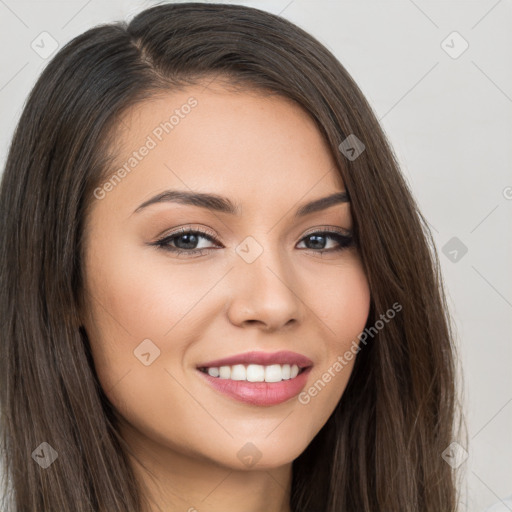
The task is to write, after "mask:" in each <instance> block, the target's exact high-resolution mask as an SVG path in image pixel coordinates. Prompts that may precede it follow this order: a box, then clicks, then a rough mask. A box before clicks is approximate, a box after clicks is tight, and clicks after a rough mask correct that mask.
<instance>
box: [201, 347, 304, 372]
mask: <svg viewBox="0 0 512 512" xmlns="http://www.w3.org/2000/svg"><path fill="white" fill-rule="evenodd" d="M235 364H260V365H262V366H269V365H271V364H289V365H294V364H296V365H297V366H298V367H299V368H307V367H309V366H313V361H311V359H309V357H306V356H304V355H302V354H297V353H296V352H290V351H288V350H282V351H280V352H254V351H253V352H246V353H244V354H236V355H234V356H230V357H225V358H223V359H215V361H208V362H206V363H201V364H199V365H197V367H198V368H212V367H216V368H218V367H220V366H232V365H235Z"/></svg>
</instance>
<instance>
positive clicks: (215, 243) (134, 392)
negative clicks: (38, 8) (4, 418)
mask: <svg viewBox="0 0 512 512" xmlns="http://www.w3.org/2000/svg"><path fill="white" fill-rule="evenodd" d="M166 123H167V124H166ZM118 137H119V147H118V148H116V150H117V162H116V164H115V165H114V166H113V167H112V172H111V175H115V176H116V177H115V178H112V179H111V180H110V182H105V183H104V184H102V186H101V187H99V188H98V189H96V191H95V198H94V199H93V207H92V210H91V213H90V216H89V217H88V219H87V231H86V245H85V251H86V252H85V268H84V272H85V285H86V305H87V306H86V314H84V315H83V320H84V322H83V323H84V326H85V328H86V331H87V334H88V338H89V340H90V343H91V349H92V353H93V358H94V363H95V367H96V371H97V373H98V377H99V379H100V382H101V385H102V387H103V389H104V391H105V393H106V395H107V397H108V398H109V400H110V401H111V402H112V404H113V405H114V407H115V408H116V409H117V411H118V412H119V414H120V416H121V417H122V419H123V423H122V428H123V432H124V434H125V435H126V437H127V438H128V437H129V438H130V440H131V442H132V445H133V446H134V447H138V448H139V453H144V454H145V456H146V457H147V458H155V459H156V458H162V460H163V458H164V457H168V456H169V457H170V456H172V455H173V454H174V455H176V456H179V457H181V458H183V457H185V458H187V459H189V460H190V459H194V460H195V461H200V462H201V461H202V462H206V461H209V462H215V463H216V464H220V465H222V466H225V467H230V468H238V469H244V468H245V469H248V468H250V467H257V468H270V467H277V466H280V465H283V464H286V463H289V462H291V461H292V460H293V459H295V458H296V457H297V456H299V455H300V453H301V452H302V451H303V450H304V449H305V448H306V446H307V445H308V444H309V443H310V441H311V440H312V439H313V437H314V436H315V435H316V434H317V433H318V431H319V430H320V429H321V427H322V426H323V425H324V424H325V422H326V421H327V419H328V418H329V416H330V415H331V413H332V412H333V410H334V408H335V406H336V404H337V403H338V401H339V399H340V397H341V395H342V394H343V391H344V389H345V387H346V384H347V381H348V379H349V376H350V373H351V371H352V368H353V364H354V359H351V360H347V359H346V358H344V359H343V360H344V361H345V362H344V363H343V364H339V361H340V359H339V358H342V357H343V355H344V354H345V353H346V352H347V351H349V350H351V351H352V352H355V350H354V347H355V346H356V345H355V344H354V341H357V335H358V334H359V333H360V332H361V331H362V330H363V329H364V327H365V323H366V320H367V317H368V312H369V303H370V294H369V288H368V283H367V280H366V276H365V273H364V271H363V267H362V264H361V261H360V258H359V255H358V252H357V249H355V248H354V247H353V246H351V245H350V244H348V246H347V239H346V238H344V235H347V234H348V233H349V232H350V230H351V228H352V220H351V215H350V206H349V203H347V202H343V199H341V200H338V201H333V202H331V203H328V204H324V207H323V208H309V211H308V210H306V211H301V209H303V206H304V205H305V204H307V203H310V202H314V201H316V200H318V199H320V198H325V197H327V196H331V195H333V194H337V193H342V192H343V191H344V190H345V189H344V184H343V182H342V180H341V178H340V176H339V174H338V172H337V171H336V169H335V163H334V161H333V159H332V156H331V155H330V153H329V150H328V147H327V145H326V144H325V142H324V141H323V139H322V137H321V135H320V133H319V131H318V129H317V128H316V126H315V124H314V122H313V121H312V119H311V118H310V117H309V116H308V115H307V114H306V113H305V112H304V111H303V110H301V109H300V108H299V107H297V106H296V105H294V104H293V103H292V102H290V101H289V100H285V99H283V98H281V97H277V96H274V97H270V96H263V95H259V94H256V93H254V92H238V93H234V92H229V91H228V90H226V89H224V88H222V87H219V86H218V85H215V86H214V85H213V84H212V85H210V86H209V87H208V88H206V89H205V88H204V87H203V86H194V87H188V88H186V89H184V90H182V91H181V92H176V93H172V94H168V95H166V96H161V97H159V98H157V99H153V100H150V101H145V102H144V103H142V104H140V105H138V106H137V107H136V108H133V109H132V110H131V111H130V112H129V113H128V114H127V115H126V116H125V117H124V118H123V122H122V124H121V127H120V130H119V134H118ZM123 165H124V172H123V171H122V170H121V171H119V169H121V168H122V167H123ZM166 191H180V192H181V193H182V194H193V193H201V194H215V195H216V196H222V198H224V199H223V200H222V201H221V200H218V199H217V200H210V202H209V203H208V202H207V203H205V202H203V201H201V202H200V201H199V200H197V199H196V200H195V201H194V203H195V204H192V201H186V200H185V199H184V196H182V197H181V199H179V198H178V200H176V199H175V200H171V199H172V196H171V195H169V196H167V199H168V200H161V201H157V202H153V203H152V204H150V205H146V206H144V207H141V205H143V203H146V202H148V201H150V200H151V199H152V198H154V197H155V196H158V195H160V194H162V193H163V192H166ZM175 197H176V196H175ZM228 202H229V204H231V205H233V206H234V208H235V209H236V212H229V211H227V207H226V204H227V203H228ZM317 206H318V205H317ZM221 207H222V208H221ZM301 213H302V214H301ZM182 228H185V230H192V231H194V233H192V234H189V235H187V234H185V235H184V234H180V233H179V232H178V231H179V230H180V229H182ZM325 231H330V233H325ZM197 232H199V233H197ZM171 235H175V236H174V237H171ZM340 235H341V236H340ZM164 238H166V241H165V242H166V243H165V244H164V243H162V244H160V246H159V245H157V244H156V242H158V241H159V240H162V239H164ZM178 250H179V251H180V252H179V253H178V252H175V251H178ZM322 250H324V251H325V252H321V251H322ZM194 251H196V252H194ZM198 251H200V252H198ZM249 352H251V353H255V352H256V353H259V355H262V354H263V356H268V359H258V358H256V359H250V358H249V356H247V355H246V354H247V353H249ZM277 352H285V353H284V355H283V354H282V355H281V356H282V358H279V357H277V356H274V354H275V353H277ZM238 355H239V356H240V359H239V360H238V361H234V362H233V364H228V363H230V362H229V361H228V362H224V364H222V362H221V363H217V362H216V361H217V360H220V359H224V358H231V357H233V356H238ZM257 355H258V354H257ZM337 362H338V365H336V363H337ZM234 363H238V364H237V365H234ZM249 364H250V365H251V366H250V367H249ZM286 364H289V365H290V366H289V367H287V366H286ZM294 364H297V366H298V367H299V368H300V373H299V374H298V375H297V376H294V374H295V373H296V371H297V370H294V369H293V365H294ZM221 366H222V367H223V368H222V369H219V370H217V369H216V368H220V367H221ZM340 366H342V368H341V369H340ZM204 367H208V368H209V373H210V374H212V376H209V375H208V374H207V373H205V371H204V370H201V369H200V368H204ZM226 367H227V369H226ZM246 367H249V369H248V370H246ZM305 367H307V368H305ZM304 368H305V369H304ZM206 372H208V369H207V370H206ZM218 373H220V374H221V375H220V376H219V377H217V376H216V375H217V374H218ZM228 375H230V378H226V377H227V376H228ZM326 375H327V376H326ZM246 379H249V380H246ZM261 379H264V381H263V382H261ZM265 379H266V381H265ZM278 381H279V382H278ZM315 383H316V386H315Z"/></svg>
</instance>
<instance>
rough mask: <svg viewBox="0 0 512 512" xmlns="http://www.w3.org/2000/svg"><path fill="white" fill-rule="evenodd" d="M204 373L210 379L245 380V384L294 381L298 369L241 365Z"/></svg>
mask: <svg viewBox="0 0 512 512" xmlns="http://www.w3.org/2000/svg"><path fill="white" fill-rule="evenodd" d="M206 372H207V373H208V375H210V376H211V377H219V378H221V379H231V380H245V381H247V382H281V381H282V380H288V379H294V378H295V377H297V375H298V374H299V367H298V366H297V365H296V364H294V365H289V364H271V365H269V366H262V365H260V364H249V365H247V367H245V366H244V365H243V364H235V365H233V366H221V367H220V368H216V367H211V368H207V369H206Z"/></svg>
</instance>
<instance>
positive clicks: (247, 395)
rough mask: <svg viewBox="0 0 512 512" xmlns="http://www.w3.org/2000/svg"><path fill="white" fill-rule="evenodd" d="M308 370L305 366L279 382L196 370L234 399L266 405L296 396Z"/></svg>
mask: <svg viewBox="0 0 512 512" xmlns="http://www.w3.org/2000/svg"><path fill="white" fill-rule="evenodd" d="M234 364H236V363H234ZM255 364H256V363H255ZM276 364H277V363H276ZM283 364H286V363H283ZM294 364H297V363H294ZM310 371H311V367H309V368H306V369H305V370H303V371H302V372H301V373H299V374H298V375H297V377H295V378H293V379H288V380H282V381H281V382H247V381H243V380H231V379H221V378H220V377H212V376H210V375H208V374H207V373H204V372H202V371H200V370H198V373H199V374H200V375H201V376H202V378H204V379H206V381H207V382H208V383H209V384H210V385H211V386H212V387H213V388H214V389H216V390H217V391H220V392H221V393H223V394H225V395H227V396H229V397H231V398H234V399H235V400H238V401H240V402H245V403H248V404H252V405H263V406H265V405H267V406H268V405H277V404H280V403H282V402H285V401H286V400H290V399H291V398H293V397H295V396H297V395H298V394H299V393H300V392H301V391H302V390H303V389H304V386H305V385H306V382H307V380H308V376H309V373H310Z"/></svg>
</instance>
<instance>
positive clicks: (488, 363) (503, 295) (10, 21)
mask: <svg viewBox="0 0 512 512" xmlns="http://www.w3.org/2000/svg"><path fill="white" fill-rule="evenodd" d="M154 3H156V2H151V1H147V2H142V1H120V0H116V1H114V0H108V1H100V0H89V1H87V0H76V1H75V0H72V1H64V0H56V1H16V0H0V44H1V67H0V106H1V112H2V116H1V118H0V165H1V168H3V165H4V162H5V158H6V156H7V150H8V145H9V141H10V138H11V136H12V133H13V129H14V127H15V124H16V122H17V120H18V117H19V115H20V113H21V109H22V107H23V104H24V101H25V99H26V97H27V95H28V93H29V91H30V89H31V87H32V85H33V84H34V82H35V80H36V78H37V77H38V76H39V74H40V72H41V70H42V69H43V68H44V66H45V65H46V64H47V62H48V59H44V58H41V57H40V55H38V54H37V53H36V52H35V51H34V50H33V49H32V48H31V43H32V41H34V40H35V41H36V43H37V41H39V40H40V39H38V37H39V35H40V34H41V32H43V31H46V32H48V33H49V34H51V36H52V37H53V38H54V39H55V40H56V41H57V42H58V43H59V46H62V45H63V44H64V43H66V42H67V41H69V40H70V39H71V38H73V37H74V36H76V35H78V34H80V33H82V32H83V31H85V30H86V29H88V28H90V27H92V26H94V25H96V24H99V23H103V22H108V21H113V20H118V19H127V18H128V19H129V18H131V17H132V16H133V15H134V14H135V13H136V12H138V11H140V10H141V9H143V8H144V7H149V6H151V5H153V4H154ZM219 3H230V2H222V1H220V2H219ZM232 3H240V4H244V5H249V6H254V7H260V8H262V9H265V10H268V11H270V12H273V13H276V14H281V15H282V16H284V17H286V18H288V19H289V20H291V21H293V22H295V23H297V24H298V25H299V26H301V27H302V28H304V29H306V30H307V31H309V32H310V33H312V34H313V35H315V36H316V37H317V38H318V39H319V40H320V41H321V42H323V43H324V44H325V45H326V46H327V47H328V48H329V49H330V50H331V51H332V52H333V53H334V54H335V55H336V56H337V57H338V59H339V60H340V61H341V62H342V64H343V65H344V66H345V67H346V68H347V70H348V71H349V72H350V73H351V74H352V76H353V77H354V78H355V80H356V81H357V83H358V84H359V86H360V87H361V89H362V90H363V92H364V93H365V95H366V96H367V98H368V100H369V101H370V103H371V105H372V106H373V108H374V110H375V112H376V113H377V115H378V117H379V118H380V119H381V123H382V125H383V128H384V129H385V131H386V133H387V134H388V136H389V138H390V140H391V143H392V145H393V146H394V149H395V151H396V153H397V155H398V158H399V160H400V162H401V164H402V170H403V173H404V174H405V176H406V178H407V180H408V181H409V183H410V185H411V187H412V190H413V193H414V195H415V197H416V199H417V201H418V203H419V205H420V208H421V209H422V212H423V213H424V215H425V216H426V218H427V220H428V221H429V223H430V225H431V228H432V231H433V234H434V236H435V240H436V245H437V248H438V251H439V254H440V258H441V263H442V270H443V273H444V277H445V282H446V286H447V293H448V296H449V301H450V305H451V306H450V307H451V312H452V315H453V317H454V320H455V323H456V327H457V329H458V344H459V346H460V354H461V365H462V367H463V372H464V379H465V388H464V389H465V390H464V398H465V401H466V411H467V412H466V416H467V424H468V437H469V440H470V442H469V446H466V449H467V451H468V453H469V458H468V459H467V460H466V461H465V462H464V463H463V464H462V465H461V466H460V468H461V470H462V471H463V472H464V474H465V482H466V485H465V487H467V490H466V491H463V492H464V493H465V497H464V500H463V502H464V505H463V507H462V508H461V510H467V511H482V510H483V509H485V508H487V507H489V506H491V505H492V504H494V503H501V508H500V510H503V511H506V510H512V501H508V500H507V501H505V500H506V497H507V496H510V495H512V377H511V363H512V343H511V336H510V332H511V327H512V275H511V274H512V272H511V270H510V268H511V266H510V263H511V262H512V229H511V227H512V226H511V224H512V222H511V219H512V172H511V162H512V146H511V141H512V65H511V62H512V59H511V50H512V31H511V27H512V3H511V1H510V0H498V1H496V0H485V1H436V2H433V1H426V0H415V1H413V0H396V1H392V0H385V1H362V0H359V1H345V0H343V1H341V0H321V1H320V0H316V1H314V0H292V1H290V0H261V1H257V0H254V1H241V0H240V1H236V2H232ZM453 31H456V32H458V33H459V34H460V36H461V37H462V38H463V39H464V40H465V41H466V42H467V44H469V47H468V48H467V50H466V51H465V52H464V53H462V54H461V55H459V56H457V54H458V52H459V51H460V50H461V49H462V48H463V45H464V41H463V40H462V39H460V38H458V36H457V35H455V36H450V37H449V38H448V39H446V38H447V37H448V36H449V35H450V34H451V33H452V32H453ZM445 40H446V42H445V43H444V44H443V43H442V42H443V41H445ZM450 47H451V48H450ZM445 49H446V50H448V51H450V52H451V53H452V56H450V55H449V54H448V53H447V52H446V51H445ZM453 57H457V58H453ZM50 58H51V57H50ZM453 237H457V239H458V240H459V241H460V242H461V243H463V244H464V245H465V246H466V247H467V249H468V251H467V253H466V254H464V255H462V256H461V254H462V253H461V252H460V251H459V252H458V253H457V256H458V259H457V261H455V262H454V261H451V259H450V257H448V256H447V255H445V254H444V253H443V247H445V244H447V242H448V241H449V240H450V239H452V238H453ZM457 243H459V242H457ZM459 245H460V243H459ZM403 250H404V251H406V250H407V247H404V248H403ZM449 250H452V249H451V248H450V247H449V248H448V249H446V252H448V251H449ZM453 254H454V253H452V256H451V257H452V258H453ZM493 511H494V508H493Z"/></svg>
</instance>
